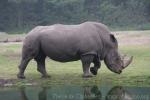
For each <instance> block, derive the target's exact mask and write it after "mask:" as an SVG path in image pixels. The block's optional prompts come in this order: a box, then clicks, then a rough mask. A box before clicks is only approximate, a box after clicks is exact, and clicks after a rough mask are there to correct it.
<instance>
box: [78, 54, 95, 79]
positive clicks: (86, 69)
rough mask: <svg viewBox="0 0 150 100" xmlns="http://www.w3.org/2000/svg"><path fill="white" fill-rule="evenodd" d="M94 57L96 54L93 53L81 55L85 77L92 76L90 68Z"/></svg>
mask: <svg viewBox="0 0 150 100" xmlns="http://www.w3.org/2000/svg"><path fill="white" fill-rule="evenodd" d="M93 58H94V55H91V54H87V55H83V56H81V62H82V67H83V77H84V78H88V77H92V74H91V73H90V72H89V69H90V64H91V62H92V61H93Z"/></svg>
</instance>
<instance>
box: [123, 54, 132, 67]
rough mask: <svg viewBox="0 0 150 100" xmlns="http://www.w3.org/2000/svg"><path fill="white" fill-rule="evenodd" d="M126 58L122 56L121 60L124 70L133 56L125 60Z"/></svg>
mask: <svg viewBox="0 0 150 100" xmlns="http://www.w3.org/2000/svg"><path fill="white" fill-rule="evenodd" d="M126 57H127V56H124V57H123V59H122V60H123V68H126V67H127V66H128V65H129V64H130V63H131V62H132V60H133V56H131V57H127V59H126Z"/></svg>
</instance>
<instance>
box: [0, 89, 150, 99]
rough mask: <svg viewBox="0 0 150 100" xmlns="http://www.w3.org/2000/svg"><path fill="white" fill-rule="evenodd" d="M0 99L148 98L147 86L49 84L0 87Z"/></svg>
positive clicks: (149, 92)
mask: <svg viewBox="0 0 150 100" xmlns="http://www.w3.org/2000/svg"><path fill="white" fill-rule="evenodd" d="M0 100H150V88H147V87H122V86H115V87H111V86H109V87H106V86H51V87H50V86H49V87H20V88H6V87H5V88H0Z"/></svg>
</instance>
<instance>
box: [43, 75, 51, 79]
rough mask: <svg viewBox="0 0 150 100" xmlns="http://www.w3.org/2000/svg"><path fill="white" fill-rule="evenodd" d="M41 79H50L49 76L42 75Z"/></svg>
mask: <svg viewBox="0 0 150 100" xmlns="http://www.w3.org/2000/svg"><path fill="white" fill-rule="evenodd" d="M41 78H51V76H50V75H42V77H41Z"/></svg>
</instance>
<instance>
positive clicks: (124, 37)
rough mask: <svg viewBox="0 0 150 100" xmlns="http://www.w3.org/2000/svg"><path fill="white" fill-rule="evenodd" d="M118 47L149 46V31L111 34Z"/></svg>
mask: <svg viewBox="0 0 150 100" xmlns="http://www.w3.org/2000/svg"><path fill="white" fill-rule="evenodd" d="M113 34H114V35H115V36H116V38H117V40H118V43H119V45H150V31H121V32H113Z"/></svg>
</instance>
